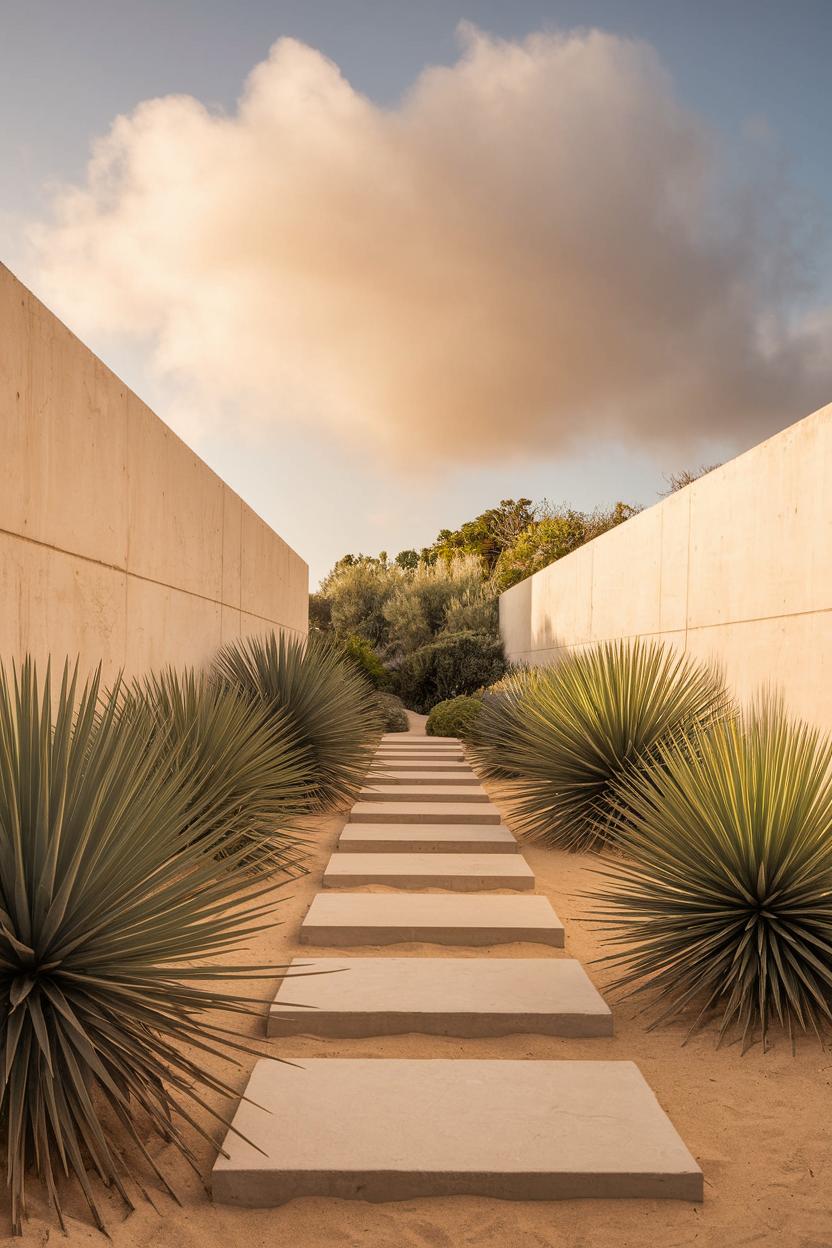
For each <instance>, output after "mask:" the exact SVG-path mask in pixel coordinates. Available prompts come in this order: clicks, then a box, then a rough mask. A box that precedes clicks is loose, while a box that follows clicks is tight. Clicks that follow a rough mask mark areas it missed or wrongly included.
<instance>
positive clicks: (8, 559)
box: [0, 265, 308, 677]
mask: <svg viewBox="0 0 832 1248" xmlns="http://www.w3.org/2000/svg"><path fill="white" fill-rule="evenodd" d="M307 604H308V568H307V565H306V563H305V562H304V561H303V559H301V558H300V556H299V555H297V554H295V552H294V551H293V550H291V549H290V547H289V546H288V545H287V544H286V542H284V541H283V539H282V538H280V537H278V535H277V534H276V533H274V532H273V531H272V530H271V529H270V528H269V527H268V525H267V524H265V523H264V521H262V520H261V519H260V517H259V516H257V515H256V514H255V513H254V512H253V511H252V510H251V508H250V507H248V506H247V505H246V504H245V503H244V502H243V501H242V499H241V498H240V497H239V496H238V495H237V494H235V493H234V491H233V490H231V489H229V487H228V486H227V485H226V484H225V483H224V482H223V481H222V480H221V479H220V478H219V477H218V476H217V475H216V474H215V473H214V472H212V471H211V470H210V468H208V467H207V465H206V464H204V463H203V462H202V460H201V459H200V458H199V457H198V456H197V455H195V454H194V452H193V451H191V450H190V449H189V448H188V447H187V446H186V445H185V443H184V442H182V441H181V440H180V439H179V438H178V437H176V435H175V434H174V433H173V432H172V431H171V430H170V429H169V428H168V427H167V425H165V424H163V422H162V421H161V420H159V418H158V417H157V416H155V415H154V414H153V412H152V411H150V409H149V408H148V407H146V406H145V404H144V403H142V402H141V400H140V399H138V398H137V397H136V395H134V394H133V393H132V392H131V391H130V390H128V388H127V386H125V385H124V383H123V382H122V381H120V380H119V378H118V377H116V376H115V375H114V374H113V373H112V372H110V370H109V369H108V368H106V367H105V365H104V364H102V363H101V361H100V360H99V359H98V358H97V357H96V356H94V355H93V354H92V352H91V351H89V350H88V349H87V348H86V347H85V346H84V345H83V343H81V342H79V341H78V339H77V338H76V337H75V336H74V335H73V334H71V333H70V332H69V330H68V329H67V328H66V327H65V326H64V325H62V324H61V322H60V321H58V320H57V318H56V317H54V316H53V315H52V313H51V312H50V311H49V310H48V309H47V308H45V307H44V306H43V304H42V303H40V302H39V301H38V300H37V299H36V298H35V297H34V296H33V295H32V294H31V293H30V292H29V291H28V290H26V288H25V287H24V286H22V285H21V284H20V282H18V281H17V280H16V279H15V278H14V277H13V276H12V274H11V273H10V272H9V271H8V269H6V268H4V267H3V266H2V265H0V656H1V657H2V658H3V659H4V660H8V659H11V658H19V657H20V656H21V655H22V654H24V653H25V652H27V651H29V652H31V653H33V654H34V655H36V656H37V657H38V659H39V660H42V659H44V658H45V656H46V655H47V654H49V653H51V654H52V655H53V657H58V658H60V659H61V661H63V658H64V656H66V655H70V656H75V655H79V656H80V659H81V662H82V665H83V666H84V667H89V666H91V665H94V664H95V663H97V662H98V661H99V660H101V661H103V663H104V670H105V673H106V675H107V677H110V676H112V675H113V674H114V673H115V672H116V671H118V670H119V669H120V668H124V669H125V670H126V671H128V672H129V673H137V672H140V671H143V670H145V669H147V668H149V667H155V666H159V665H161V664H165V663H175V664H197V665H198V664H200V663H202V662H203V661H204V660H206V659H207V658H208V657H209V656H210V655H211V654H212V652H213V651H214V650H215V649H216V648H217V647H218V646H219V645H221V644H222V643H224V642H226V641H229V640H231V639H232V638H234V637H238V636H240V635H243V634H246V633H251V632H266V631H270V630H271V629H278V630H280V629H283V630H287V631H289V632H291V633H293V634H298V635H303V634H305V633H306V629H307V619H308V609H307Z"/></svg>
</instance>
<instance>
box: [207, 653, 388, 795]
mask: <svg viewBox="0 0 832 1248" xmlns="http://www.w3.org/2000/svg"><path fill="white" fill-rule="evenodd" d="M214 672H215V676H216V678H217V679H218V681H219V683H220V685H221V686H222V687H223V688H226V689H233V690H237V691H238V692H240V693H242V694H243V695H244V696H245V697H246V698H248V699H249V701H250V703H251V704H252V705H254V706H255V707H259V708H262V709H265V710H267V711H268V712H269V713H270V714H272V715H274V716H275V717H276V722H278V721H279V722H280V723H281V724H283V723H284V722H285V723H287V724H288V726H289V728H290V729H291V732H292V733H293V735H294V737H295V739H296V742H297V744H298V746H299V748H300V749H301V751H302V755H303V758H304V759H305V763H306V766H307V793H308V798H307V803H306V804H307V808H308V809H309V810H313V811H315V810H328V809H331V808H333V807H335V806H339V805H343V804H348V803H349V802H351V801H353V800H354V799H355V796H356V794H357V793H358V790H359V789H360V788H361V784H362V782H363V779H364V775H365V773H366V771H367V767H368V765H369V762H370V759H371V757H372V753H373V747H374V745H375V742H376V741H377V740H378V737H379V735H380V733H381V731H382V728H381V716H380V713H379V707H378V700H377V697H376V694H375V691H374V690H373V688H372V686H371V685H370V683H369V682H368V681H367V680H366V679H365V678H364V676H363V675H362V674H361V673H360V672H359V671H358V670H357V668H356V667H355V664H354V663H352V662H351V661H350V660H349V659H348V658H347V657H346V656H345V655H344V654H343V653H342V652H341V651H340V650H339V649H338V648H337V646H336V645H334V644H333V643H332V642H331V641H329V640H328V639H327V638H326V637H324V636H322V635H321V634H312V635H310V637H309V639H308V641H298V640H294V639H293V640H287V638H286V637H285V636H281V637H279V638H278V637H276V636H275V635H274V633H271V634H269V635H268V636H267V637H248V638H245V639H242V640H240V641H235V642H232V643H231V644H230V645H228V646H226V647H225V648H224V649H223V650H221V651H220V653H219V655H218V656H217V659H216V661H215V665H214Z"/></svg>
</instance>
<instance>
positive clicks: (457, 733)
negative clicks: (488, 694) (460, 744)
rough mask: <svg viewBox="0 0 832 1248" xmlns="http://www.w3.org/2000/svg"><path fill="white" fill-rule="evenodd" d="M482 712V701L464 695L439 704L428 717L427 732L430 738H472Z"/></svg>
mask: <svg viewBox="0 0 832 1248" xmlns="http://www.w3.org/2000/svg"><path fill="white" fill-rule="evenodd" d="M481 710H482V699H481V698H472V697H468V696H467V695H463V696H461V697H458V698H448V699H447V700H446V701H445V702H437V703H436V706H434V707H433V709H432V710H431V712H430V714H429V715H428V722H427V724H426V725H425V732H426V733H427V735H428V736H429V737H461V738H462V739H463V740H464V739H465V738H466V737H468V736H470V734H471V732H472V730H473V729H474V727H475V725H476V722H477V720H478V719H479V716H480V711H481Z"/></svg>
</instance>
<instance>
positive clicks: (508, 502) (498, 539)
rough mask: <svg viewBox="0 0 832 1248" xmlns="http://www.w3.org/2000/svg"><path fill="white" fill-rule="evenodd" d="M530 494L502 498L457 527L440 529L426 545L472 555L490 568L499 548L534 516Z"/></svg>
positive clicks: (440, 552) (447, 554)
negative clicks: (496, 505)
mask: <svg viewBox="0 0 832 1248" xmlns="http://www.w3.org/2000/svg"><path fill="white" fill-rule="evenodd" d="M535 514H536V513H535V508H534V506H533V504H532V500H531V499H530V498H518V499H513V498H504V499H502V500H501V502H500V505H499V507H490V508H489V509H488V511H484V512H482V514H481V515H479V516H476V517H475V519H473V520H466V522H465V523H464V524H463V525H461V526H460V528H458V529H441V530H440V531H439V533H438V534H437V537H436V541H435V542H434V544H433V546H432V547H431V548H430V549H431V550H432V551H433V552H434V554H435V556H438V557H439V558H442V559H452V558H453V556H454V555H460V554H461V555H476V556H478V558H480V559H482V561H483V565H484V567H485V570H486V572H489V573H490V572H492V571H493V569H494V566H495V564H496V563H497V560H498V559H499V557H500V555H501V554H502V552H503V551H504V550H505V549H506V548H507V547H509V546H510V545H511V544H512V543H513V542H514V541H515V540H516V538H517V537H518V535H519V534H520V533H521V532H522V531H523V530H524V529H525V528H526V527H527V526H528V525H529V524H531V523H532V522H533V521H534V519H535Z"/></svg>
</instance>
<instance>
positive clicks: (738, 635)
mask: <svg viewBox="0 0 832 1248" xmlns="http://www.w3.org/2000/svg"><path fill="white" fill-rule="evenodd" d="M500 627H501V631H502V634H503V639H504V641H505V645H506V650H507V652H508V654H509V657H510V658H511V659H513V660H514V661H516V662H525V663H532V664H541V663H551V662H553V661H555V660H556V659H557V658H558V657H559V655H561V654H563V653H564V652H565V651H568V650H571V649H575V648H578V647H581V646H586V645H589V644H591V643H593V642H598V641H605V640H607V639H611V638H619V637H649V638H657V639H659V640H661V641H664V642H667V643H669V644H671V645H674V646H678V647H679V648H681V649H683V650H686V651H688V652H689V653H691V654H693V655H696V656H700V657H702V658H711V657H713V658H716V659H718V660H719V661H720V662H721V663H722V665H723V668H724V670H725V672H726V675H727V677H728V679H729V680H730V682H731V684H732V685H733V686H734V688H735V689H736V691H737V692H738V694H739V695H740V696H741V697H744V698H745V697H748V696H749V695H751V694H753V693H754V692H755V691H756V690H757V689H758V688H759V687H761V686H762V685H764V684H773V685H776V686H778V687H779V688H781V689H782V691H783V692H784V694H785V696H786V699H787V701H788V703H789V705H790V706H791V707H792V708H793V709H794V710H795V711H796V712H797V713H799V714H800V715H802V716H804V717H805V718H807V719H809V720H810V721H813V722H815V723H818V724H822V725H823V726H824V727H826V728H832V405H830V406H828V407H825V408H822V409H821V410H820V411H818V412H815V413H814V415H812V416H808V417H807V418H806V419H805V420H802V421H800V422H799V423H798V424H796V425H792V426H791V427H790V428H788V429H785V430H784V431H783V432H782V433H779V434H777V435H776V436H775V437H773V438H769V439H768V441H766V442H762V443H761V444H760V445H759V446H756V447H754V448H753V449H752V450H750V451H748V452H746V454H744V455H740V456H739V457H738V458H737V459H734V460H731V461H730V463H727V464H725V465H723V467H721V468H719V469H717V470H716V471H714V472H711V473H709V474H708V475H707V476H705V477H702V478H701V479H700V480H699V481H696V482H694V484H693V485H691V486H688V487H687V488H686V489H683V490H680V491H679V492H678V493H676V494H673V495H671V496H670V497H669V498H667V499H664V500H663V501H662V502H660V503H658V504H657V505H656V506H655V507H651V508H650V509H649V510H647V511H644V512H642V513H641V514H640V515H638V516H636V517H634V518H633V519H632V520H628V521H627V522H626V523H625V524H623V525H621V526H620V527H619V528H617V529H613V530H612V531H611V532H609V533H605V534H604V535H603V536H602V537H599V538H596V540H595V541H593V542H590V543H588V544H587V545H586V546H584V547H582V548H581V549H580V550H577V551H575V552H574V553H573V554H571V555H567V556H566V558H564V559H560V560H558V561H557V562H556V563H553V564H550V565H549V567H547V568H544V569H543V570H542V571H540V572H538V573H536V574H535V575H534V576H531V577H529V578H528V579H527V580H525V581H522V582H521V583H520V584H519V585H515V586H513V587H512V588H511V589H510V590H508V591H507V592H506V593H504V594H503V595H502V597H501V599H500Z"/></svg>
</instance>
